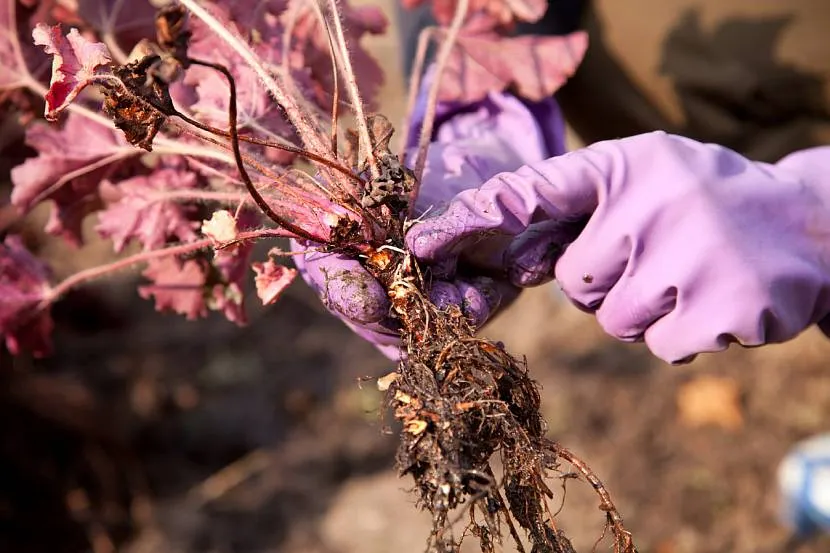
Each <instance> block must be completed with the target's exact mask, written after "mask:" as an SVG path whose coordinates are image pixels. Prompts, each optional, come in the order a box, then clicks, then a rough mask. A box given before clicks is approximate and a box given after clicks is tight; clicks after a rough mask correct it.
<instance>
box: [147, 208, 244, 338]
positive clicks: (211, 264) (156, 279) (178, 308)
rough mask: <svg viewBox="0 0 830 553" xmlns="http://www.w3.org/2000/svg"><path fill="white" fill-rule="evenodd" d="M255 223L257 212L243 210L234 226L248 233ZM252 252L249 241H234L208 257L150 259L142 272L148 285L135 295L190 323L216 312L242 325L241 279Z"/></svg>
mask: <svg viewBox="0 0 830 553" xmlns="http://www.w3.org/2000/svg"><path fill="white" fill-rule="evenodd" d="M259 223H260V217H259V214H258V213H257V212H255V211H253V210H243V211H242V213H241V214H240V215H239V217H238V218H237V220H236V227H237V228H238V229H239V230H240V231H245V230H251V229H253V228H256V227H257V226H258V225H259ZM208 228H210V226H208ZM252 249H253V243H252V242H250V241H247V242H237V243H233V244H230V245H227V246H220V247H217V248H216V249H215V251H214V252H213V256H212V258H211V256H210V255H199V256H197V257H193V258H190V259H187V260H185V261H181V260H179V259H175V258H163V259H157V260H153V261H152V262H150V264H149V265H148V267H147V269H145V271H144V272H143V273H142V274H143V276H144V277H145V278H147V279H148V280H150V281H152V284H148V285H144V286H141V287H139V294H140V295H141V297H143V298H145V299H149V298H151V297H152V298H154V299H155V302H156V310H158V311H173V312H175V313H178V314H180V315H184V316H185V317H186V318H187V319H190V320H193V319H198V318H201V317H206V316H207V314H208V313H209V312H210V311H217V312H220V313H222V315H224V316H225V318H227V319H228V320H229V321H231V322H233V323H236V324H238V325H244V324H245V323H247V316H246V313H245V308H244V300H245V288H246V287H245V280H246V276H247V274H248V273H247V271H248V267H249V265H250V257H251V251H252Z"/></svg>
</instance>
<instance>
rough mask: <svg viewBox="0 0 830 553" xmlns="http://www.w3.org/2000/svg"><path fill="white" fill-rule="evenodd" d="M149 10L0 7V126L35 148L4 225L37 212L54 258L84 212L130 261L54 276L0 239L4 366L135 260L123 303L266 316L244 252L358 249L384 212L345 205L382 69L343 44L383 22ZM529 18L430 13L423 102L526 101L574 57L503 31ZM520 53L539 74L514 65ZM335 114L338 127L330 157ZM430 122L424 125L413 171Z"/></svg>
mask: <svg viewBox="0 0 830 553" xmlns="http://www.w3.org/2000/svg"><path fill="white" fill-rule="evenodd" d="M420 3H422V2H420V1H416V2H411V1H408V0H407V1H406V2H405V4H406V5H409V6H414V5H416V4H420ZM153 4H154V5H151V3H149V2H143V1H138V0H134V1H129V2H127V1H126V0H78V1H73V2H70V1H63V0H20V1H16V0H2V10H1V11H0V66H2V68H3V69H2V71H0V93H2V96H0V100H2V102H3V103H4V104H5V107H7V108H12V107H14V108H16V109H14V110H13V109H7V110H6V113H7V115H6V118H10V117H13V116H14V117H17V118H18V119H19V123H20V124H23V125H25V142H26V144H27V145H28V146H29V147H31V148H32V149H33V150H34V151H36V152H37V155H36V156H35V157H31V158H29V159H27V160H25V162H24V163H22V164H21V165H19V166H17V167H15V168H14V169H13V170H12V172H11V181H12V183H13V189H12V194H11V203H12V204H13V205H14V207H15V208H17V209H18V210H19V211H20V212H21V213H23V214H25V213H28V212H30V211H31V210H32V209H34V208H35V207H36V206H38V205H39V204H42V203H44V202H46V203H48V204H50V205H51V215H50V216H49V220H48V222H47V223H46V228H45V230H46V232H48V233H49V234H52V235H56V236H60V237H61V238H63V239H64V240H65V241H66V242H67V243H68V244H69V245H71V246H79V245H81V244H82V242H83V237H82V233H81V228H82V224H83V222H84V220H85V219H86V218H87V217H94V218H95V219H96V221H97V222H96V224H95V226H94V228H95V230H96V231H97V232H98V233H99V234H100V235H101V236H102V237H104V238H109V239H111V240H112V244H113V248H114V251H115V252H116V253H121V252H124V251H125V249H127V248H130V252H134V251H136V250H137V251H138V253H133V254H132V255H130V256H128V257H122V258H121V259H119V260H118V261H116V262H114V263H112V264H109V265H106V266H102V267H95V268H91V269H88V270H85V271H82V272H80V273H78V274H76V275H73V276H70V277H68V278H67V279H65V280H63V281H62V282H54V281H53V279H52V276H51V274H50V271H49V268H48V267H47V266H45V265H44V263H43V262H42V261H39V260H38V259H37V258H35V257H34V256H33V255H32V254H31V253H30V252H29V251H27V250H26V248H25V247H24V246H23V244H22V242H21V240H20V239H19V238H18V237H16V236H6V237H5V238H4V240H3V242H2V245H0V335H2V336H3V337H4V338H5V344H6V347H7V348H8V349H9V350H10V351H11V352H12V353H15V354H17V353H20V352H22V351H24V350H27V351H29V352H31V353H33V354H35V355H45V354H48V353H49V352H50V350H51V345H50V332H51V330H52V322H51V319H50V315H49V309H50V305H52V304H53V303H54V302H55V301H57V300H58V299H59V298H60V297H61V296H62V295H63V294H65V293H66V292H67V291H68V290H70V289H71V288H73V287H75V286H81V285H83V284H84V283H87V282H89V281H91V280H93V279H97V278H101V277H105V276H106V275H108V274H111V273H113V272H115V271H119V270H123V269H124V268H129V267H140V266H141V265H142V264H143V265H144V269H143V273H142V275H143V277H144V278H145V279H146V280H147V281H148V282H147V283H146V284H143V285H141V286H140V288H139V293H140V294H141V296H142V297H145V298H152V299H153V300H154V301H155V304H156V307H157V309H159V310H169V311H174V312H176V313H180V314H182V315H184V316H185V317H188V318H191V319H192V318H197V317H203V316H205V315H206V314H207V313H208V312H209V311H219V312H221V313H223V314H224V315H225V316H226V317H227V318H228V319H229V320H230V321H233V322H235V323H238V324H244V323H245V321H246V316H245V312H244V309H243V300H244V298H245V296H246V294H249V293H251V286H250V285H251V284H252V283H253V284H255V286H254V287H253V291H255V292H256V293H257V294H258V296H259V298H260V299H261V300H262V301H263V303H264V304H271V303H273V302H275V301H276V300H277V298H278V297H279V295H280V292H281V291H282V290H283V289H284V288H285V287H286V286H287V285H288V284H289V283H290V282H291V281H292V279H293V278H294V276H295V271H294V270H293V269H291V268H289V267H286V266H284V265H282V264H280V262H279V261H278V259H279V258H280V256H281V255H283V252H280V251H279V250H276V249H272V250H271V252H270V254H269V258H268V259H267V260H259V261H255V260H252V259H251V250H252V248H251V243H252V241H253V240H254V239H259V238H269V237H274V236H281V237H295V238H302V239H305V240H308V241H312V242H316V243H319V244H325V245H328V246H333V245H334V246H338V247H341V248H345V249H351V250H352V251H355V252H361V251H366V250H367V249H368V248H371V247H377V246H378V245H380V244H382V243H383V241H384V239H385V238H386V237H385V236H384V232H385V230H384V223H383V221H384V220H386V219H388V218H389V217H392V216H396V214H394V213H392V212H394V209H390V207H389V206H388V205H382V206H380V207H377V208H374V209H373V208H367V207H366V205H367V204H366V202H365V201H363V202H361V200H362V198H363V196H364V195H365V194H366V189H367V183H368V182H369V181H371V180H372V179H376V178H379V177H380V176H381V175H380V173H379V171H380V170H379V168H378V167H377V163H376V162H375V161H374V158H373V156H367V155H366V151H367V150H366V148H367V145H369V144H375V142H376V140H377V138H378V137H374V136H370V135H372V134H373V131H378V129H379V128H380V127H377V125H374V126H375V127H377V128H375V129H372V128H370V127H371V126H372V125H371V124H369V125H367V124H366V121H367V116H366V112H367V111H368V110H374V109H376V108H377V107H378V106H377V104H378V98H377V94H378V90H379V86H380V84H381V81H382V74H381V70H380V67H379V65H378V63H377V62H376V61H375V60H374V59H373V58H372V56H371V55H370V54H369V53H368V52H367V51H366V50H365V49H364V48H363V47H362V46H361V38H362V37H363V36H365V35H372V34H380V33H383V32H384V31H385V29H386V27H387V20H386V18H385V16H384V14H383V13H382V12H381V11H380V10H379V9H378V8H376V7H373V6H361V7H352V6H350V5H349V4H348V3H346V2H338V3H337V4H336V5H335V2H334V1H333V0H323V1H322V2H320V3H317V2H315V1H314V0H238V1H233V2H231V1H228V2H221V1H216V2H196V1H195V0H187V1H182V2H180V3H173V2H164V1H158V0H156V1H154V2H153ZM157 8H161V10H160V11H157ZM461 8H463V9H461ZM545 9H546V2H545V1H544V0H483V1H482V0H469V1H463V2H461V3H458V2H454V1H449V0H440V1H439V0H436V2H435V3H434V4H433V11H434V14H435V17H436V19H437V20H438V21H439V23H440V24H441V26H439V27H436V28H431V29H428V30H427V32H425V33H424V34H423V36H422V41H421V47H422V48H421V52H420V55H421V57H422V56H423V52H424V51H425V49H426V45H427V43H428V42H429V41H430V40H435V41H438V42H442V43H445V42H448V41H447V35H448V33H451V34H453V37H452V38H453V40H452V43H453V44H454V47H452V48H448V49H446V54H445V55H444V58H445V59H444V60H443V73H442V76H441V78H439V79H436V86H434V87H433V90H431V92H430V104H431V106H433V107H434V105H435V104H436V102H437V101H439V100H459V101H475V100H477V99H480V98H482V97H483V96H484V95H486V94H487V93H488V92H489V91H494V90H502V89H505V88H507V87H514V88H515V89H516V90H517V91H518V92H519V93H520V94H522V95H523V96H525V97H527V98H529V99H539V98H542V97H544V96H546V95H549V94H552V93H553V92H554V91H555V90H556V89H557V88H558V87H559V86H560V85H561V84H562V83H563V82H564V80H565V79H566V78H567V77H568V76H569V75H570V74H571V73H572V72H573V70H574V69H575V68H576V66H577V65H578V63H579V61H580V60H581V57H582V55H583V53H584V51H585V48H586V37H585V35H584V33H575V34H573V35H570V36H568V37H510V36H509V33H506V32H505V31H509V29H510V26H511V25H512V24H513V23H514V22H515V21H518V20H521V21H534V20H537V19H539V18H540V17H541V16H542V15H543V14H544V11H545ZM194 16H195V17H194ZM454 16H455V18H456V20H457V21H456V22H455V24H454V26H452V25H451V24H452V23H453V17H454ZM531 54H532V55H533V56H534V59H536V60H540V59H541V60H544V61H543V63H542V64H541V66H539V65H537V64H528V65H526V66H523V65H521V64H516V63H515V60H516V59H519V58H520V57H521V56H522V55H525V56H528V57H529V56H530V55H531ZM333 61H334V62H335V63H333ZM50 63H51V65H50ZM420 69H421V68H420V67H419V72H418V73H417V74H416V76H415V78H413V79H412V93H411V95H410V96H411V98H410V106H411V105H413V102H414V96H415V92H416V91H417V90H418V86H419V82H418V81H419V79H418V78H417V76H418V75H420ZM37 98H42V99H43V100H44V101H45V107H44V110H43V112H42V118H40V117H38V116H37V115H38V114H37V113H35V112H34V110H35V109H36V108H33V107H32V106H34V105H37V103H36V99H37ZM346 114H350V115H352V116H355V117H356V119H357V121H358V125H357V131H356V132H353V133H350V134H349V136H350V137H351V140H346V141H342V140H341V144H340V147H338V146H339V145H338V141H337V134H338V131H337V125H338V120H339V119H341V118H342V116H343V115H346ZM44 119H45V121H44ZM430 126H431V121H430V116H429V115H428V117H427V121H426V124H425V128H424V129H423V130H424V132H422V133H421V136H422V141H421V144H420V146H421V147H420V150H421V151H420V153H419V155H417V157H416V158H415V160H414V162H413V164H414V165H415V166H416V167H415V168H416V170H417V169H419V168H422V165H423V160H424V159H425V156H424V155H423V153H424V151H425V149H426V147H427V144H428V138H429V136H430V133H429V131H430V130H431V129H430ZM407 127H408V125H407V122H404V123H403V131H402V133H401V134H402V135H403V136H407V134H408V132H409V131H408V128H407ZM235 134H236V135H237V136H236V137H234V136H233V135H235ZM341 134H342V133H341ZM308 162H311V164H312V167H311V169H310V171H309V169H308ZM298 163H303V164H305V165H303V167H304V168H303V170H300V169H299V168H298ZM419 164H420V166H419ZM416 172H417V171H416ZM386 177H388V175H387V176H386ZM0 230H2V229H0Z"/></svg>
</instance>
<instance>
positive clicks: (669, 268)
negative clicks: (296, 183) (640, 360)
mask: <svg viewBox="0 0 830 553" xmlns="http://www.w3.org/2000/svg"><path fill="white" fill-rule="evenodd" d="M574 223H575V224H576V225H577V226H576V227H574V226H573V224H574ZM583 224H584V229H582V230H581V232H579V233H578V237H576V238H575V239H573V241H572V243H570V245H567V244H566V243H567V242H570V241H571V237H572V236H573V234H574V233H575V230H578V229H579V228H580V227H582V225H583ZM569 235H571V237H569ZM407 244H408V246H409V247H410V248H411V250H412V251H413V253H414V254H415V255H416V256H417V257H418V258H420V259H421V260H423V261H426V262H428V263H432V264H433V266H434V267H435V268H440V269H441V271H442V272H441V274H440V275H439V276H440V277H441V278H445V279H450V278H452V277H453V275H454V274H455V272H456V269H457V268H460V267H465V266H466V267H469V266H473V267H476V268H477V269H478V270H479V272H480V273H481V274H489V275H491V276H495V277H496V278H498V277H499V276H501V277H502V278H505V279H507V280H508V281H509V282H511V283H512V284H514V285H516V286H525V285H533V284H538V283H541V282H544V281H545V280H548V279H551V278H552V277H553V276H554V275H555V277H556V279H557V280H558V281H559V284H560V286H561V287H562V289H563V291H564V293H565V294H566V295H567V296H568V297H569V298H570V299H571V300H572V301H573V302H574V303H575V304H577V305H578V306H580V307H582V308H583V309H585V310H588V311H590V312H595V313H596V316H597V319H598V321H599V323H600V324H601V325H602V327H603V328H604V329H605V330H606V331H607V332H608V333H609V334H611V335H613V336H615V337H617V338H619V339H621V340H624V341H639V340H644V341H645V342H646V344H647V345H648V346H649V348H650V349H651V350H652V351H653V352H654V353H655V354H656V355H657V356H658V357H660V358H662V359H664V360H665V361H668V362H671V363H677V362H683V361H688V360H689V359H691V358H692V357H693V356H694V355H696V354H698V353H702V352H713V351H719V350H723V349H725V348H726V347H728V345H729V344H730V343H731V342H736V341H737V342H739V343H741V344H743V345H746V346H757V345H761V344H766V343H774V342H782V341H786V340H789V339H791V338H793V337H794V336H796V335H797V334H798V333H800V332H801V331H802V330H804V329H805V328H807V327H808V326H810V325H812V324H813V323H816V322H819V321H821V320H822V319H823V318H824V317H825V316H826V315H827V314H828V313H830V147H824V148H815V149H811V150H805V151H801V152H798V153H794V154H792V155H790V156H788V157H786V158H784V159H783V160H781V161H780V162H779V163H777V164H774V165H770V164H764V163H755V162H752V161H749V160H747V159H745V158H744V157H742V156H740V155H738V154H737V153H735V152H733V151H731V150H728V149H726V148H723V147H719V146H716V145H707V144H701V143H699V142H695V141H693V140H689V139H686V138H682V137H678V136H672V135H667V134H665V133H662V132H654V133H649V134H644V135H640V136H635V137H631V138H627V139H622V140H614V141H607V142H601V143H597V144H594V145H592V146H590V147H588V148H585V149H582V150H578V151H575V152H571V153H568V154H565V155H563V156H560V157H557V158H553V159H548V160H545V161H542V162H538V163H532V164H530V165H528V166H526V167H522V168H521V169H519V170H517V171H515V172H512V173H505V174H501V175H498V176H496V177H494V178H492V179H490V180H489V181H488V182H487V183H486V184H484V186H482V187H481V188H479V189H474V190H466V191H464V192H461V193H460V194H458V195H457V196H456V197H455V198H453V199H452V201H451V202H449V205H448V207H447V208H446V209H445V210H444V211H443V212H442V213H440V214H435V215H433V216H431V217H429V218H428V219H427V220H425V221H423V222H421V223H419V224H417V225H414V226H413V227H412V229H411V230H410V231H409V232H408V234H407ZM566 245H567V247H566V248H564V253H562V250H563V247H565V246H566Z"/></svg>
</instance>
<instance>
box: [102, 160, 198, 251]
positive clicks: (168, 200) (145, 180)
mask: <svg viewBox="0 0 830 553" xmlns="http://www.w3.org/2000/svg"><path fill="white" fill-rule="evenodd" d="M196 186H197V179H196V175H195V174H194V173H190V172H184V171H180V170H177V169H158V170H156V171H153V172H152V173H150V174H149V175H141V176H138V177H133V178H130V179H127V180H123V181H121V182H118V183H115V184H113V183H112V182H110V181H104V182H102V183H101V194H102V196H104V197H105V198H108V199H109V198H118V199H117V201H114V202H112V203H110V204H109V205H108V206H107V208H106V209H105V210H103V211H101V212H100V213H99V214H98V224H97V225H96V227H95V230H97V231H98V233H99V234H101V236H104V237H106V238H111V239H112V241H113V247H114V248H115V251H116V252H121V251H122V250H123V249H124V246H126V245H127V243H128V242H129V241H130V240H138V241H139V242H140V243H141V245H142V246H143V248H144V250H145V251H147V250H153V249H157V248H160V247H162V246H164V245H165V244H166V243H167V242H168V240H171V239H172V240H181V241H184V242H189V241H191V240H194V239H195V238H196V231H195V226H196V223H195V222H194V221H193V220H192V219H191V218H190V216H191V215H194V213H195V211H196V206H194V205H192V204H191V205H187V204H186V203H184V202H183V201H182V198H179V199H178V201H176V198H173V197H172V194H171V193H174V192H176V191H186V190H192V189H194V188H196Z"/></svg>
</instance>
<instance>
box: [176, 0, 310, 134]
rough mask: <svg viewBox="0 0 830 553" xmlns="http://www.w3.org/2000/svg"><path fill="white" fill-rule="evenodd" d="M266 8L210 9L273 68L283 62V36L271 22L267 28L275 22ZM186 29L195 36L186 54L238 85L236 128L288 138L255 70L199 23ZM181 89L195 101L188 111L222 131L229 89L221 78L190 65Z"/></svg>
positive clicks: (286, 127) (287, 130)
mask: <svg viewBox="0 0 830 553" xmlns="http://www.w3.org/2000/svg"><path fill="white" fill-rule="evenodd" d="M269 6H270V3H258V5H257V6H250V11H248V12H243V11H242V10H240V9H239V6H232V7H230V8H228V7H225V6H222V7H219V6H209V7H210V8H211V9H210V11H211V13H213V14H214V16H216V17H217V18H218V19H219V20H220V21H222V22H223V23H224V24H225V25H226V26H227V27H228V28H229V29H231V30H233V32H234V33H235V34H237V35H239V36H241V37H243V38H246V39H248V42H249V43H251V44H252V46H253V48H254V50H255V51H256V53H257V54H258V56H259V57H260V58H261V59H262V60H263V61H265V62H267V63H271V64H273V65H275V66H277V65H279V64H280V63H281V57H280V55H281V54H280V51H281V48H280V45H281V37H280V36H279V34H278V33H275V32H274V31H273V30H270V29H269V22H270V25H271V26H274V25H276V22H277V19H276V17H277V13H276V12H273V11H271V10H270V9H269ZM252 12H253V13H258V14H260V17H259V18H258V20H257V21H252V20H250V15H251V13H252ZM237 18H241V20H240V19H237ZM242 22H248V23H249V24H253V26H245V24H243V23H242ZM189 28H190V30H191V31H192V33H193V35H192V37H191V39H190V47H189V49H188V51H189V53H190V55H191V56H192V57H194V58H197V59H202V60H207V61H211V62H214V63H220V64H222V65H224V66H225V67H227V68H228V69H229V70H230V71H231V73H232V74H233V76H234V79H235V80H236V91H237V108H238V112H239V126H240V128H242V129H245V128H248V129H254V130H256V131H257V132H256V134H261V133H262V131H263V129H267V130H268V131H269V132H270V133H272V134H276V135H279V136H283V137H286V138H292V137H293V134H294V133H293V130H292V129H291V127H290V126H289V125H288V124H287V122H286V121H285V119H284V117H283V116H282V113H281V111H280V109H279V106H278V105H277V103H276V102H274V100H273V99H272V98H271V97H270V95H269V94H268V92H267V91H266V90H265V87H263V86H262V83H261V82H260V80H259V78H258V77H257V76H256V73H255V72H254V70H252V69H251V68H250V67H249V66H248V65H247V64H246V63H245V62H244V61H243V60H242V59H241V58H240V57H239V55H238V54H237V53H236V52H235V51H234V50H233V49H232V48H231V47H230V46H229V45H228V44H227V43H226V42H225V41H223V40H220V39H219V38H217V36H216V34H215V33H214V32H212V31H211V30H210V29H209V28H208V27H207V26H206V25H205V24H204V23H202V22H201V21H200V20H198V19H195V18H192V19H191V20H190V26H189ZM252 35H255V36H256V40H251V36H252ZM184 84H185V85H187V86H188V87H189V88H190V90H191V96H192V101H193V102H192V104H191V105H190V109H191V110H192V111H194V112H195V113H197V114H199V115H200V116H201V117H202V118H205V119H207V120H208V121H209V122H210V123H211V124H213V125H217V126H220V127H223V128H224V127H226V126H227V124H228V104H229V101H230V88H229V85H228V82H227V80H226V79H225V77H224V76H223V75H222V74H221V73H219V72H217V71H216V70H214V69H210V68H207V67H202V66H198V65H194V66H192V67H191V68H190V69H189V70H188V71H187V73H186V74H185V78H184ZM179 95H180V96H182V95H183V93H182V92H179Z"/></svg>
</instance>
